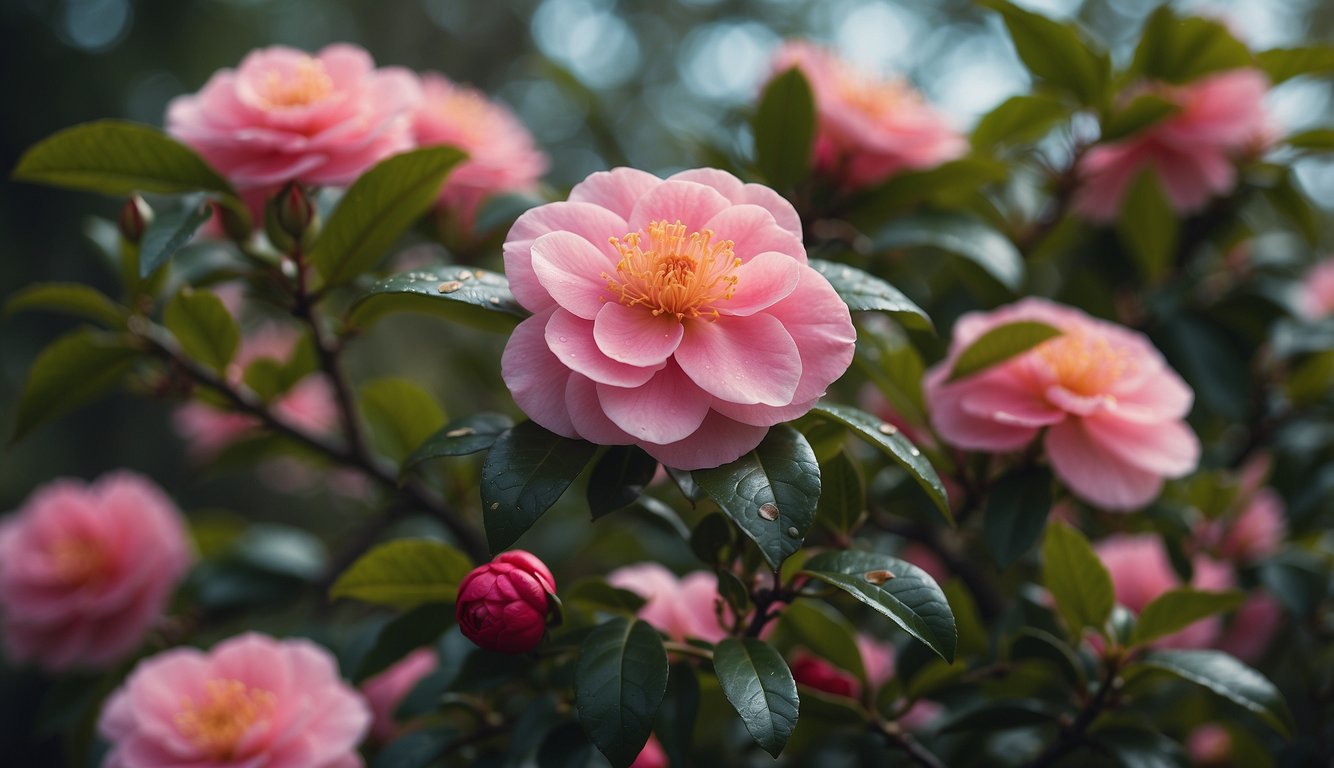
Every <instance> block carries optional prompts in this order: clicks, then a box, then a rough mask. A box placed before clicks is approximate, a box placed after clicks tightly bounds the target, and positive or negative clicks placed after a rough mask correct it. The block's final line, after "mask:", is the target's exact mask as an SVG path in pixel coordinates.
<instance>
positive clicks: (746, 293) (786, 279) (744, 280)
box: [717, 252, 801, 316]
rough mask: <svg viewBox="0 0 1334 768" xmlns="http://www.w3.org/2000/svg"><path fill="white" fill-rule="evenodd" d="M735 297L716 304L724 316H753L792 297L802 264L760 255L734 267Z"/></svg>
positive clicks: (768, 255) (770, 254) (784, 255)
mask: <svg viewBox="0 0 1334 768" xmlns="http://www.w3.org/2000/svg"><path fill="white" fill-rule="evenodd" d="M733 274H734V275H736V278H737V282H736V293H734V294H733V295H732V298H730V299H727V300H726V301H722V302H719V303H718V304H717V307H718V311H719V312H721V313H722V314H724V315H732V316H745V315H753V314H755V313H756V312H759V311H760V310H764V309H768V308H769V307H771V306H773V305H774V304H777V303H778V302H780V301H782V300H783V299H786V298H787V297H788V296H791V295H792V292H793V291H795V290H796V289H797V283H798V282H799V281H800V279H801V264H800V263H798V262H796V261H794V260H793V259H792V257H790V256H788V255H786V254H782V253H773V252H770V253H761V254H759V255H758V256H756V257H755V258H753V259H751V260H750V261H748V262H746V263H745V264H742V265H741V266H740V267H737V269H736V271H735V272H733Z"/></svg>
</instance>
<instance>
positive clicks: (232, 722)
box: [176, 678, 276, 760]
mask: <svg viewBox="0 0 1334 768" xmlns="http://www.w3.org/2000/svg"><path fill="white" fill-rule="evenodd" d="M204 687H205V691H206V695H205V701H204V702H203V703H202V704H200V703H197V702H195V700H194V699H191V698H188V697H187V698H185V699H183V700H182V701H181V709H180V711H179V712H177V713H176V729H177V730H178V731H180V733H181V735H182V736H185V737H186V738H187V739H189V740H190V741H192V742H194V743H195V745H196V746H198V747H199V748H200V749H202V750H204V751H205V752H207V753H208V754H209V755H210V756H211V757H213V758H214V759H217V760H230V759H231V758H233V757H235V756H236V750H237V747H238V746H240V742H241V738H242V737H243V736H245V734H246V732H247V731H248V730H250V728H251V726H253V725H254V724H255V723H257V722H259V721H261V720H264V719H265V718H268V717H270V716H271V715H272V714H273V711H274V709H275V707H276V700H275V698H274V695H273V694H272V693H270V692H269V691H265V690H261V689H258V688H247V687H246V685H245V683H242V682H241V681H240V680H232V679H229V678H222V679H215V680H209V681H208V682H206V683H205V684H204Z"/></svg>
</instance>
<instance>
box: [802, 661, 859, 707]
mask: <svg viewBox="0 0 1334 768" xmlns="http://www.w3.org/2000/svg"><path fill="white" fill-rule="evenodd" d="M792 677H793V678H794V679H795V680H796V681H797V682H798V683H801V684H802V685H804V686H807V687H809V688H814V689H815V690H817V691H824V692H825V693H829V694H833V695H834V696H846V697H847V698H849V699H855V698H857V697H858V696H860V695H861V692H862V686H861V683H860V682H858V681H857V678H856V677H854V676H853V675H851V674H849V673H847V672H844V671H843V670H841V669H839V668H838V667H835V666H834V665H833V664H830V663H829V662H827V661H825V660H824V659H821V658H817V657H815V656H812V655H810V654H807V653H803V654H801V655H800V656H798V657H797V658H795V659H793V660H792Z"/></svg>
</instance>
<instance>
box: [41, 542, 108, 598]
mask: <svg viewBox="0 0 1334 768" xmlns="http://www.w3.org/2000/svg"><path fill="white" fill-rule="evenodd" d="M47 554H48V556H49V557H50V559H51V564H52V566H53V568H54V570H55V571H56V573H57V574H59V576H60V578H61V580H62V581H63V582H64V583H65V584H67V585H71V586H72V585H79V584H90V583H93V582H96V581H99V580H100V579H101V578H102V576H103V574H104V573H105V571H106V566H107V559H106V553H105V552H103V551H102V548H101V547H99V546H98V545H97V544H95V543H94V542H91V541H89V540H88V539H85V538H83V537H81V536H67V537H65V538H62V539H59V540H57V541H56V542H55V543H53V544H52V545H51V548H50V549H48V550H47Z"/></svg>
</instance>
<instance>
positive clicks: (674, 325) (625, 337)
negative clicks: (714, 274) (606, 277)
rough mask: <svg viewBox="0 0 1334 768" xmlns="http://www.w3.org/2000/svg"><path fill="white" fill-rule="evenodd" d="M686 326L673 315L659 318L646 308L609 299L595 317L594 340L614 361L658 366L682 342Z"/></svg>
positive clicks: (664, 315)
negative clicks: (628, 305) (630, 305)
mask: <svg viewBox="0 0 1334 768" xmlns="http://www.w3.org/2000/svg"><path fill="white" fill-rule="evenodd" d="M684 333H685V326H683V325H682V324H681V321H680V320H677V319H676V318H675V317H674V316H672V315H670V314H666V313H663V314H661V315H658V316H657V317H654V316H653V313H652V312H650V311H649V310H647V309H645V308H644V307H627V306H625V305H624V304H621V303H619V302H613V301H609V302H607V303H606V304H603V305H602V309H601V310H599V311H598V314H597V317H596V318H595V319H594V320H593V340H594V341H596V342H597V345H598V349H601V350H602V352H603V353H604V354H605V355H606V356H607V357H610V358H611V359H613V360H617V361H619V362H622V363H626V364H628V365H638V366H645V365H659V364H661V363H662V362H663V361H665V360H666V359H667V358H668V357H671V355H672V353H673V352H675V351H676V348H677V347H678V346H680V345H681V337H682V335H684Z"/></svg>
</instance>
